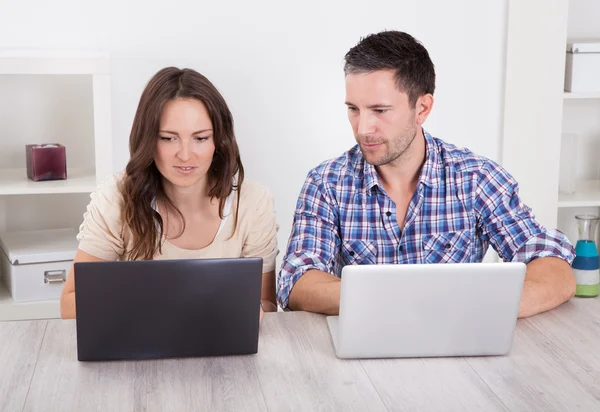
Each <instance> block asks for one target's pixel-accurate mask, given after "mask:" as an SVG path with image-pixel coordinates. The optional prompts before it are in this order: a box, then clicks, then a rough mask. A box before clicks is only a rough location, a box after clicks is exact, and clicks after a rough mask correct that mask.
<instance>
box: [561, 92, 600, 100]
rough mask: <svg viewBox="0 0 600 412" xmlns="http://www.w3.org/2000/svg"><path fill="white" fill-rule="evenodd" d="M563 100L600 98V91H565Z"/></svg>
mask: <svg viewBox="0 0 600 412" xmlns="http://www.w3.org/2000/svg"><path fill="white" fill-rule="evenodd" d="M563 97H564V99H565V100H576V99H577V100H581V99H600V92H595V93H571V92H565V93H564V95H563Z"/></svg>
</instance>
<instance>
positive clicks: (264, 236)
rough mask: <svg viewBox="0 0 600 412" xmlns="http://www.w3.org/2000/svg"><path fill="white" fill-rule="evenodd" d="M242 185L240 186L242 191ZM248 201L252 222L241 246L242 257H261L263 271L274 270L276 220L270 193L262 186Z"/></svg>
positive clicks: (276, 251) (276, 250)
mask: <svg viewBox="0 0 600 412" xmlns="http://www.w3.org/2000/svg"><path fill="white" fill-rule="evenodd" d="M243 191H244V187H243V186H242V192H243ZM257 192H258V196H256V197H253V199H252V201H251V202H250V203H251V204H252V205H251V207H252V208H253V210H252V212H253V213H252V214H251V216H252V223H251V224H250V229H249V232H248V236H247V237H246V239H245V241H244V245H243V246H242V257H262V259H263V269H262V271H263V273H266V272H272V271H274V270H275V259H276V257H277V253H278V252H279V250H278V249H277V230H278V229H279V227H278V226H277V220H276V216H275V207H274V201H273V196H272V194H271V193H270V192H269V191H268V190H267V189H266V188H263V187H260V190H258V191H257Z"/></svg>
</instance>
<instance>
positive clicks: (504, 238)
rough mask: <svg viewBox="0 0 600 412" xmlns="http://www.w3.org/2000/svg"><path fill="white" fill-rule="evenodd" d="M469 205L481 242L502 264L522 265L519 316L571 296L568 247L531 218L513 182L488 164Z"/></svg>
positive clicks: (570, 252) (563, 238)
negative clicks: (473, 199) (475, 214)
mask: <svg viewBox="0 0 600 412" xmlns="http://www.w3.org/2000/svg"><path fill="white" fill-rule="evenodd" d="M474 206H475V210H476V211H477V213H478V220H479V231H480V233H481V236H482V238H483V239H484V240H487V241H489V242H490V244H491V245H492V246H493V248H494V249H495V250H496V252H498V255H499V256H500V257H501V258H502V260H504V261H512V262H525V263H527V273H526V275H525V283H524V285H523V293H522V297H521V306H520V309H519V317H526V316H531V315H535V314H537V313H540V312H544V311H547V310H550V309H552V308H555V307H556V306H558V305H560V304H562V303H563V302H566V301H567V300H569V299H571V298H572V297H573V296H574V295H575V277H574V275H573V271H572V270H571V267H570V263H571V262H572V260H573V258H574V252H575V250H574V249H573V245H571V243H570V242H569V240H568V239H567V238H566V236H565V235H564V234H563V233H561V232H560V231H558V230H547V229H546V228H544V227H543V226H542V225H540V224H539V223H538V222H537V221H536V220H535V217H534V215H533V213H532V211H531V209H530V208H529V207H528V206H527V205H525V204H524V203H523V202H522V201H521V198H520V197H519V186H518V184H517V182H516V180H515V179H514V178H513V177H512V176H511V175H510V174H509V173H508V172H507V171H506V170H504V169H503V168H502V167H500V166H499V165H497V164H496V163H494V162H492V161H489V162H487V163H486V164H484V165H483V167H482V169H481V170H480V173H479V181H478V183H477V188H476V196H475V203H474Z"/></svg>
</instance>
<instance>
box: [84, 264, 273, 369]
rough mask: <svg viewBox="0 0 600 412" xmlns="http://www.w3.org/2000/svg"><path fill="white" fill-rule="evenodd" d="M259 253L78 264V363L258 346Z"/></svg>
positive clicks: (218, 353)
mask: <svg viewBox="0 0 600 412" xmlns="http://www.w3.org/2000/svg"><path fill="white" fill-rule="evenodd" d="M261 279H262V258H230V259H186V260H152V261H119V262H80V263H75V300H76V305H77V307H76V309H77V320H76V322H77V358H78V359H79V360H80V361H99V360H118V359H156V358H172V357H191V356H222V355H241V354H252V353H256V352H257V351H258V327H259V312H260V294H261Z"/></svg>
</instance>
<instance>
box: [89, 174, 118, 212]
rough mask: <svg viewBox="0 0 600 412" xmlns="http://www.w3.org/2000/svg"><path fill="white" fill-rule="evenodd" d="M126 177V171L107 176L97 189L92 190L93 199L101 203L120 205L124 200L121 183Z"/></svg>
mask: <svg viewBox="0 0 600 412" xmlns="http://www.w3.org/2000/svg"><path fill="white" fill-rule="evenodd" d="M124 178H125V172H118V173H114V174H112V175H110V176H108V177H106V178H105V179H104V180H102V181H101V182H100V183H99V184H98V185H97V186H96V190H95V191H94V192H92V194H91V196H90V197H91V198H92V201H94V200H96V201H97V202H100V204H110V205H113V206H120V205H121V203H122V201H123V195H122V192H121V184H122V183H123V180H124Z"/></svg>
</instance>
